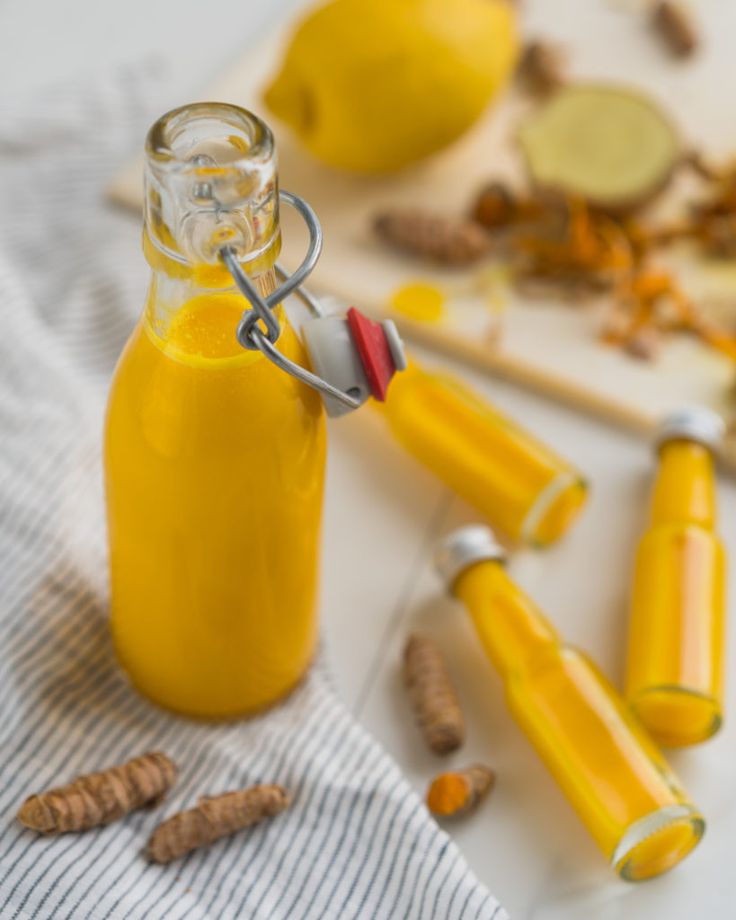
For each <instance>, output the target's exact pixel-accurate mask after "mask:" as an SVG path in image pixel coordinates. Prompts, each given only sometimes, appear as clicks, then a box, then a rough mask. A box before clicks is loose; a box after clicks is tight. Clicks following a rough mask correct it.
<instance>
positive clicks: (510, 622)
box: [436, 526, 705, 881]
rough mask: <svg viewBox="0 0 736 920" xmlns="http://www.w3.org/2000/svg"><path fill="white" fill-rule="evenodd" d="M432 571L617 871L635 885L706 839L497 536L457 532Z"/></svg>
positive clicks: (619, 703)
mask: <svg viewBox="0 0 736 920" xmlns="http://www.w3.org/2000/svg"><path fill="white" fill-rule="evenodd" d="M436 565H437V568H438V570H439V572H440V574H441V576H442V577H443V579H444V581H445V582H446V584H447V585H448V587H449V588H450V591H451V593H452V594H453V595H454V596H455V597H457V598H458V599H459V600H460V601H462V602H463V604H464V605H465V607H466V608H467V610H468V612H469V614H470V616H471V618H472V620H473V623H474V625H475V629H476V631H477V633H478V637H479V639H480V641H481V643H482V645H483V648H484V649H485V651H486V653H487V655H488V657H489V658H490V659H491V661H492V662H493V664H494V665H495V666H496V669H497V670H498V672H499V673H500V675H501V677H502V679H503V682H504V686H505V691H506V700H507V703H508V706H509V709H510V710H511V712H512V714H513V716H514V718H515V719H516V721H517V722H518V724H519V725H520V727H521V728H522V730H523V731H524V732H525V734H526V735H527V737H528V738H529V740H530V741H531V743H532V744H533V745H534V747H535V748H536V750H537V753H538V754H539V756H540V757H541V759H542V760H543V762H544V764H545V766H546V767H547V769H548V770H549V771H550V773H551V774H552V776H553V777H554V779H555V780H556V781H557V783H558V785H559V786H560V788H561V790H562V791H563V793H564V794H565V795H566V796H567V798H568V799H569V801H570V803H571V804H572V806H573V807H574V808H575V810H576V811H577V813H578V815H579V816H580V818H581V819H582V821H583V822H584V823H585V825H586V826H587V828H588V830H589V831H590V833H591V834H592V836H593V837H594V839H595V840H596V842H597V843H598V846H599V847H600V848H601V850H602V851H603V853H604V854H605V856H606V858H607V859H608V860H609V862H610V864H611V865H612V866H613V868H614V869H615V870H616V872H617V873H618V874H619V875H620V876H621V877H622V878H624V879H626V880H627V881H638V880H641V879H647V878H652V877H654V876H656V875H660V874H661V873H662V872H665V871H666V870H668V869H671V868H672V867H673V866H675V865H676V864H677V863H678V862H680V860H681V859H683V858H684V857H685V856H686V855H687V854H688V853H689V852H690V851H691V850H692V849H693V848H694V847H695V846H696V845H697V843H698V841H699V840H700V837H701V836H702V834H703V830H704V828H705V823H704V821H703V817H702V815H701V814H700V812H699V811H698V810H697V809H696V808H695V806H694V805H693V804H692V803H691V801H690V799H689V798H688V795H687V793H686V792H685V790H684V789H683V788H682V786H681V785H680V783H679V781H678V780H677V778H676V777H675V776H674V774H673V773H672V771H671V770H670V768H669V767H668V766H667V764H666V763H665V761H664V759H663V758H662V755H661V754H660V752H659V750H658V749H657V747H656V745H655V744H654V742H653V741H652V739H651V738H650V737H649V735H648V734H647V732H646V730H645V729H644V728H643V727H642V725H641V724H640V723H639V721H638V720H637V719H636V717H635V716H633V715H632V713H631V711H630V710H629V708H628V707H627V706H626V704H625V702H624V700H623V699H622V698H621V696H620V695H619V694H618V692H617V691H616V690H615V688H614V687H613V686H612V685H611V683H610V682H609V681H608V680H607V679H606V678H605V677H604V676H603V674H602V673H601V672H600V671H599V670H598V668H597V667H596V666H595V665H594V664H593V662H592V661H590V659H589V658H588V657H587V656H586V655H585V654H584V653H582V652H580V651H579V650H577V649H575V648H572V647H571V646H569V645H566V644H565V643H564V642H563V640H562V639H561V637H560V636H559V634H558V633H557V631H556V630H555V628H554V627H553V626H552V624H551V623H550V622H549V620H547V619H546V617H545V616H544V615H543V614H542V613H541V611H540V610H539V609H538V608H537V607H536V605H535V604H534V603H533V602H532V601H531V600H530V598H528V597H527V596H526V595H525V594H524V592H523V591H522V590H521V588H519V587H518V585H516V584H515V583H514V582H513V581H512V580H511V578H510V577H509V575H508V574H507V572H506V570H505V567H504V552H503V549H502V548H501V546H500V545H499V544H498V543H497V542H496V540H495V538H494V536H493V534H492V533H491V531H490V530H488V529H487V528H485V527H477V526H476V527H465V528H462V529H460V530H458V531H456V532H455V533H453V534H451V535H450V536H449V537H447V538H446V539H445V541H444V542H443V543H442V544H441V545H440V547H439V549H438V551H437V555H436Z"/></svg>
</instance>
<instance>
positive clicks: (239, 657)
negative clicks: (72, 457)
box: [105, 293, 325, 717]
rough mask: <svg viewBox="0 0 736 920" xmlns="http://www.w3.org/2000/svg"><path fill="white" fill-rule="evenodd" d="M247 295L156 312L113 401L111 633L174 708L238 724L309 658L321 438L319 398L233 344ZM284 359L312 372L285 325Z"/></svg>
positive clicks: (201, 299)
mask: <svg viewBox="0 0 736 920" xmlns="http://www.w3.org/2000/svg"><path fill="white" fill-rule="evenodd" d="M243 304H244V301H243V298H242V297H240V296H239V295H233V294H227V293H212V294H205V295H202V296H197V297H194V298H192V299H191V300H189V301H188V302H187V303H185V304H184V305H183V306H182V307H180V308H179V309H178V310H176V311H172V316H171V318H170V319H169V320H167V321H166V322H165V323H164V324H163V325H164V328H163V329H161V328H157V329H155V330H154V328H153V326H152V323H151V317H152V316H154V315H159V314H163V315H166V310H165V309H164V307H163V306H162V305H161V304H156V303H149V305H148V309H147V311H146V314H145V316H144V318H143V319H142V320H141V322H140V323H139V325H138V327H137V328H136V330H135V331H134V333H133V335H132V337H131V339H130V341H129V342H128V344H127V346H126V348H125V351H124V353H123V355H122V357H121V360H120V363H119V365H118V368H117V371H116V373H115V378H114V381H113V385H112V390H111V393H110V400H109V405H108V415H107V426H106V439H105V469H106V486H107V507H108V527H109V541H110V569H111V598H112V601H111V603H112V610H111V616H112V631H113V637H114V642H115V647H116V650H117V654H118V656H119V659H120V661H121V663H122V665H123V667H124V668H125V670H126V671H127V673H128V674H129V676H130V678H131V679H132V681H133V683H134V684H135V685H136V687H138V689H140V690H141V692H143V693H144V694H145V695H146V696H148V697H150V698H151V699H152V700H154V701H155V702H157V703H159V704H161V705H163V706H166V707H167V708H170V709H173V710H177V711H179V712H182V713H186V714H190V715H195V716H202V717H230V716H235V715H240V714H244V713H249V712H252V711H254V710H257V709H259V708H261V707H263V706H266V705H268V704H270V703H272V702H274V701H275V700H277V699H278V698H279V697H280V696H282V695H283V694H284V693H286V692H287V691H288V690H289V689H290V688H292V687H293V686H294V685H295V684H296V683H297V682H298V681H299V679H300V678H301V676H302V675H303V673H304V671H305V669H306V668H307V667H308V665H309V662H310V660H311V658H312V654H313V650H314V645H315V638H316V614H315V602H316V590H317V565H318V541H319V527H320V515H321V506H322V487H323V471H324V459H325V431H324V419H323V412H322V407H321V403H320V400H319V397H318V395H317V394H316V393H314V392H313V391H311V390H310V389H308V388H307V387H305V386H303V385H302V384H300V383H298V382H297V381H296V380H294V379H293V378H292V377H290V376H288V375H287V374H285V373H284V372H283V371H280V370H279V369H278V368H276V367H274V366H273V365H272V364H271V363H270V362H268V361H267V360H266V359H265V358H263V357H262V356H261V355H260V354H258V353H254V352H247V351H245V350H244V349H243V348H242V347H241V346H240V345H239V344H238V342H237V340H236V338H235V330H236V328H237V325H238V321H239V319H240V317H241V315H242V311H243ZM282 328H283V332H282V336H281V338H280V339H279V348H280V349H281V350H282V351H283V352H284V353H285V354H287V355H288V356H289V357H291V358H293V359H294V360H297V361H300V362H301V361H303V359H304V355H303V354H302V351H301V346H300V345H299V342H298V340H297V338H296V336H295V334H294V332H293V331H292V330H291V329H290V328H289V327H288V325H287V324H286V323H285V322H283V320H282Z"/></svg>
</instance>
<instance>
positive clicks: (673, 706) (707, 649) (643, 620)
mask: <svg viewBox="0 0 736 920" xmlns="http://www.w3.org/2000/svg"><path fill="white" fill-rule="evenodd" d="M714 528H715V476H714V471H713V461H712V459H711V457H710V453H709V451H708V450H707V449H706V448H705V447H702V446H701V445H699V444H693V443H689V442H686V441H673V442H671V443H669V444H666V445H665V446H664V447H663V449H662V453H661V457H660V467H659V470H658V474H657V480H656V483H655V488H654V495H653V499H652V521H651V526H650V528H649V530H648V531H647V533H646V534H645V535H644V537H643V538H642V540H641V542H640V543H639V547H638V550H637V555H636V566H635V571H634V583H633V590H632V602H631V622H630V629H629V652H628V667H627V679H626V696H627V698H628V700H629V702H630V704H631V706H632V708H633V709H634V710H635V711H636V713H637V714H638V715H639V717H640V718H641V719H642V721H643V722H644V723H645V725H646V726H647V727H648V728H649V730H650V731H651V732H652V734H653V735H654V736H655V738H657V740H658V741H660V742H661V743H662V744H667V745H670V746H682V745H688V744H697V743H698V742H700V741H703V740H705V739H706V738H709V737H710V736H711V735H712V734H714V733H715V732H716V731H717V730H718V728H719V727H720V725H721V720H722V710H721V707H722V698H723V654H724V629H725V623H724V620H725V606H726V602H725V580H726V557H725V552H724V549H723V546H722V544H721V542H720V540H719V539H718V537H717V536H716V534H715V532H714Z"/></svg>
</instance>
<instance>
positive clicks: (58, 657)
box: [0, 70, 506, 920]
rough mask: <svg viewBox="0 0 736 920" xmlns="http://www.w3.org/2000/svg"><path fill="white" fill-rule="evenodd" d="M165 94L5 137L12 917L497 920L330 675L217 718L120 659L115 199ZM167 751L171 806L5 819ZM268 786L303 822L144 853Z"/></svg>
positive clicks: (3, 859)
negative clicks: (111, 473)
mask: <svg viewBox="0 0 736 920" xmlns="http://www.w3.org/2000/svg"><path fill="white" fill-rule="evenodd" d="M150 92H151V83H150V80H149V78H148V75H147V74H146V73H142V72H140V71H137V70H136V71H131V72H118V73H117V74H116V76H115V78H114V79H110V80H105V81H102V82H99V83H97V84H94V85H91V86H90V85H89V84H87V85H85V86H81V85H80V86H79V87H75V88H70V87H62V88H51V89H50V90H49V91H48V92H47V93H45V94H44V95H43V96H42V97H40V98H34V100H33V101H32V103H30V102H29V103H28V104H25V105H22V106H21V105H19V106H17V107H14V108H13V109H10V110H9V109H8V107H7V106H6V107H5V110H4V111H3V118H2V120H1V121H0V190H1V191H0V194H1V195H2V213H1V214H0V315H1V317H2V327H1V329H0V694H1V697H0V698H1V699H2V707H3V709H2V721H1V723H0V771H1V778H2V783H1V785H0V796H1V798H2V819H3V820H2V825H1V826H0V917H2V918H7V920H10V918H18V917H23V918H30V917H34V918H46V917H54V918H57V917H58V918H60V920H63V918H74V920H78V918H84V917H94V918H144V917H147V918H154V920H164V918H166V920H183V918H185V917H186V918H188V920H204V918H213V920H215V918H216V920H221V918H228V917H238V918H257V920H266V918H289V920H300V918H340V920H342V918H346V920H347V918H359V917H360V918H384V917H386V918H389V917H391V918H393V917H395V918H402V920H403V918H420V920H425V918H452V920H502V918H505V917H506V913H505V911H504V910H503V909H502V908H501V907H500V906H499V905H498V903H497V901H496V900H495V899H494V898H493V897H492V896H491V895H490V894H489V892H488V891H487V890H485V889H484V888H483V886H482V885H480V884H479V883H478V882H477V881H476V879H475V878H474V877H473V875H472V873H471V872H470V871H469V869H468V868H467V866H466V865H465V863H464V861H463V859H462V857H461V855H460V853H459V851H458V849H457V848H456V846H455V845H454V844H453V843H452V841H451V840H450V839H449V838H448V837H447V835H446V834H445V833H444V832H443V831H441V830H440V829H439V828H438V827H437V825H436V824H435V823H434V821H433V820H432V819H431V818H430V817H429V815H428V813H427V812H426V810H425V808H424V806H423V804H422V803H421V801H420V800H419V798H418V797H417V795H416V794H415V793H414V792H413V790H412V789H411V788H410V786H409V785H408V783H407V782H406V780H405V779H404V777H403V776H402V774H401V772H400V771H399V769H398V767H397V766H396V764H395V763H393V761H392V760H391V759H390V758H389V757H388V756H387V755H386V754H385V753H384V752H383V751H382V750H381V748H380V747H379V745H378V744H376V742H375V741H373V740H372V739H371V738H370V737H369V736H368V734H367V733H366V732H365V731H364V730H363V729H362V728H361V727H360V726H359V725H358V724H356V722H355V721H354V720H353V718H352V717H351V715H350V714H349V712H348V711H346V709H345V707H344V706H343V705H342V704H341V703H340V701H339V699H338V697H337V696H336V694H335V691H334V689H333V688H332V687H331V685H330V681H329V676H328V674H327V673H326V672H325V669H324V666H323V665H322V664H321V663H320V664H318V665H317V666H315V667H314V668H313V670H312V672H311V674H310V676H309V677H308V679H307V680H306V681H305V683H304V684H303V685H302V686H301V687H300V688H299V689H298V691H296V692H295V693H294V694H293V695H292V696H291V697H290V698H289V699H288V700H287V701H286V702H284V703H283V704H281V705H279V706H278V707H277V708H275V709H273V710H272V711H270V712H269V713H267V714H266V715H264V716H262V717H260V718H257V719H254V720H252V721H248V722H241V723H231V724H220V725H207V724H201V723H193V722H188V721H186V720H184V719H181V718H177V717H174V716H170V715H167V714H165V713H163V712H162V711H160V710H158V709H155V708H154V707H152V706H150V705H149V704H148V703H146V701H145V700H143V699H142V698H140V697H139V696H138V695H136V693H135V692H134V691H133V690H132V689H131V688H130V687H129V685H128V683H127V682H126V680H125V678H124V676H123V675H122V673H121V672H120V671H119V669H118V668H117V666H116V664H115V661H114V658H113V654H112V649H111V645H110V640H109V636H108V629H107V622H106V590H107V587H106V558H105V534H104V519H103V513H102V482H101V468H100V449H99V448H100V440H101V430H102V412H103V409H104V400H105V393H106V388H107V384H108V381H109V378H110V374H111V372H112V368H113V366H114V362H115V359H116V357H117V355H118V354H119V352H120V349H121V347H122V345H123V343H124V341H125V339H126V337H127V335H128V333H129V332H130V329H131V328H132V325H133V323H134V321H135V318H136V316H137V314H138V312H139V310H140V309H141V306H142V302H143V294H144V288H145V283H146V276H147V267H146V265H145V263H144V261H143V258H142V255H141V254H140V246H139V241H140V233H139V229H138V227H137V226H136V224H135V222H133V221H131V220H130V218H129V217H128V216H126V215H122V214H119V213H116V212H115V211H114V210H113V209H111V208H110V207H108V206H106V205H105V204H104V201H103V196H102V192H103V188H104V184H105V182H106V181H107V180H108V179H109V178H110V176H111V175H112V173H113V172H114V170H115V168H116V167H117V166H118V165H119V161H120V159H121V158H122V157H124V156H125V155H126V154H128V153H129V152H130V151H131V148H132V146H134V145H135V144H140V143H142V140H143V136H144V132H145V128H146V126H147V123H148V122H149V121H150V120H152V118H153V117H155V115H156V114H158V113H157V112H154V111H152V110H151V103H150V100H149V98H148V97H149V95H150ZM325 564H326V565H329V559H327V560H325ZM152 749H161V750H164V751H166V752H167V753H168V754H169V755H170V756H171V757H173V759H174V760H175V761H176V762H177V763H178V764H179V765H180V768H181V774H180V778H179V781H178V782H177V784H176V786H175V788H174V789H173V790H172V792H171V794H170V796H169V798H168V799H167V800H166V802H165V804H164V805H163V806H162V807H159V808H157V809H155V810H154V811H139V812H137V813H135V814H133V815H131V816H129V817H127V818H125V819H124V820H122V821H119V822H117V823H115V824H113V825H110V826H109V827H106V828H102V829H98V830H94V831H91V832H88V833H86V834H81V835H78V834H69V835H65V836H61V837H50V838H41V837H38V836H37V835H35V834H34V833H32V832H30V831H28V830H24V829H23V828H22V827H21V826H20V825H19V824H17V823H16V822H15V821H14V815H15V812H16V810H17V808H18V806H19V805H20V803H21V802H22V800H23V799H24V798H25V797H26V796H27V795H28V794H30V793H32V792H38V791H40V790H42V789H44V788H47V787H49V786H50V785H56V784H58V783H60V782H63V781H66V780H68V779H71V778H72V777H73V776H75V775H78V774H79V773H80V772H88V771H90V770H94V769H100V768H104V767H105V766H110V765H112V764H115V763H118V762H122V761H124V760H126V759H127V758H129V757H131V756H134V755H137V754H140V753H142V752H144V751H146V750H152ZM259 781H262V782H278V783H282V784H283V785H284V786H286V787H287V788H288V789H289V790H291V792H292V793H293V796H294V802H293V805H292V806H291V808H290V809H289V810H288V811H287V812H285V813H284V814H282V815H281V816H279V817H278V818H275V819H273V820H270V821H267V822H264V823H263V824H261V825H259V826H257V827H255V828H253V829H250V830H248V831H245V832H242V833H240V834H238V835H236V836H234V837H232V838H229V839H227V840H223V841H220V842H218V843H216V844H215V845H213V846H212V847H210V848H209V849H207V850H202V851H199V852H196V853H193V854H191V855H190V856H189V857H187V858H185V859H183V860H180V861H179V862H176V863H173V864H171V865H169V866H157V865H149V864H148V863H147V862H146V861H145V860H144V859H143V857H142V856H141V850H142V847H143V846H144V844H145V841H146V840H147V838H148V836H149V834H150V832H151V831H152V829H153V827H154V826H155V825H156V824H157V823H158V822H159V821H160V820H161V819H162V818H163V817H164V816H166V815H169V814H171V813H173V812H175V811H178V810H180V809H181V808H184V807H188V806H190V805H191V804H192V803H193V802H195V801H196V799H197V797H198V796H199V795H200V794H202V793H209V794H215V793H217V792H220V791H225V790H229V789H234V788H238V787H243V786H247V785H249V784H251V783H254V782H259Z"/></svg>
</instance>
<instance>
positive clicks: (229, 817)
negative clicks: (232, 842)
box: [145, 786, 291, 863]
mask: <svg viewBox="0 0 736 920" xmlns="http://www.w3.org/2000/svg"><path fill="white" fill-rule="evenodd" d="M290 801H291V798H290V796H289V793H288V792H287V791H286V789H284V788H283V787H282V786H250V787H249V788H248V789H240V790H237V791H235V792H225V793H223V794H222V795H216V796H203V797H202V798H201V799H200V800H199V802H198V803H197V805H196V806H195V807H194V808H190V809H188V810H187V811H181V812H179V813H178V814H175V815H172V816H171V817H170V818H167V819H166V820H165V821H164V822H163V823H161V824H159V826H158V827H157V828H156V830H155V831H154V832H153V834H151V837H150V839H149V841H148V845H147V846H146V851H145V853H146V856H147V857H148V859H150V860H151V862H156V863H169V862H171V861H172V860H174V859H179V857H181V856H185V855H186V854H187V853H190V852H191V851H192V850H196V849H199V847H205V846H209V844H211V843H214V842H215V841H216V840H219V839H220V838H221V837H227V836H228V835H229V834H234V833H235V832H236V831H239V830H242V829H243V828H246V827H250V825H252V824H256V823H257V822H259V821H262V820H263V819H264V818H270V817H273V816H274V815H278V814H280V813H281V812H282V811H284V809H285V808H287V807H288V806H289V804H290Z"/></svg>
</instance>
